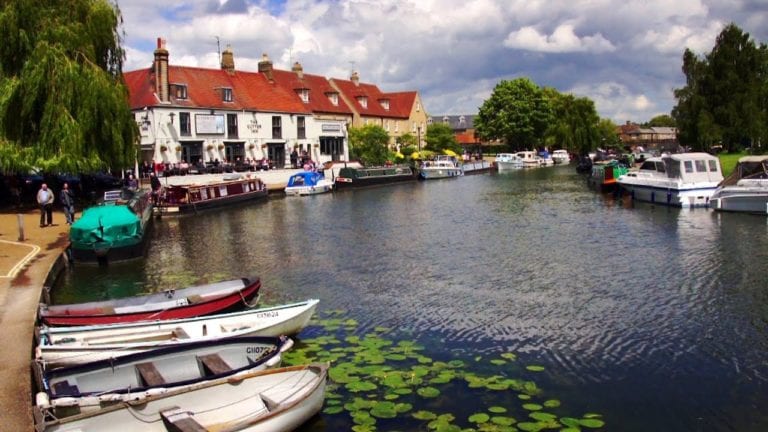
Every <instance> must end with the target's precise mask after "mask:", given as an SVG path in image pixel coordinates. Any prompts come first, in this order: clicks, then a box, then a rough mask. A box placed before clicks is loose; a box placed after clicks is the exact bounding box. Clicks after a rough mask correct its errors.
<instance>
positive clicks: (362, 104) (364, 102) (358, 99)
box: [357, 96, 368, 108]
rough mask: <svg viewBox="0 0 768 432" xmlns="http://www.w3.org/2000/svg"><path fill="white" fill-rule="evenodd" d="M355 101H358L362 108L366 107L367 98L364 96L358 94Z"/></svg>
mask: <svg viewBox="0 0 768 432" xmlns="http://www.w3.org/2000/svg"><path fill="white" fill-rule="evenodd" d="M357 101H358V102H359V103H360V106H362V107H363V108H368V98H367V97H365V96H358V97H357Z"/></svg>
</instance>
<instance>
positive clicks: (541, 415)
mask: <svg viewBox="0 0 768 432" xmlns="http://www.w3.org/2000/svg"><path fill="white" fill-rule="evenodd" d="M528 417H530V418H532V419H534V420H538V421H542V422H547V421H551V420H555V419H556V418H557V416H556V415H554V414H550V413H545V412H541V411H535V412H532V413H530V414H528Z"/></svg>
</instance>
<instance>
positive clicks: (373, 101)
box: [331, 78, 410, 118]
mask: <svg viewBox="0 0 768 432" xmlns="http://www.w3.org/2000/svg"><path fill="white" fill-rule="evenodd" d="M331 81H333V83H334V84H336V85H337V86H338V87H339V91H341V92H342V93H344V95H345V96H346V97H347V99H348V100H349V102H350V103H351V104H352V105H353V109H354V110H356V111H357V112H358V113H360V115H361V116H365V117H388V118H403V117H404V118H408V115H409V114H410V109H409V110H408V113H407V114H405V116H403V115H402V114H401V113H400V112H398V111H396V110H394V109H393V108H392V105H393V104H392V103H393V100H392V99H393V98H392V97H391V96H390V95H388V94H386V93H382V91H381V90H379V88H378V87H376V86H375V85H373V84H367V83H359V84H358V85H355V83H353V82H352V81H350V80H341V79H336V78H332V79H331ZM361 96H364V97H367V98H368V104H367V105H368V106H367V107H363V106H362V105H361V104H360V101H359V100H358V98H359V97H361ZM382 99H389V101H390V102H389V110H386V109H384V107H383V106H382V105H381V100H382Z"/></svg>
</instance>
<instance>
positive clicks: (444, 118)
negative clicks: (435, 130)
mask: <svg viewBox="0 0 768 432" xmlns="http://www.w3.org/2000/svg"><path fill="white" fill-rule="evenodd" d="M443 123H445V124H448V117H447V116H446V117H443Z"/></svg>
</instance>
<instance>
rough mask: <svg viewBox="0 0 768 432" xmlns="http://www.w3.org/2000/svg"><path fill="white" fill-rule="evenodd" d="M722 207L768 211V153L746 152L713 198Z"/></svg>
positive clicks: (745, 210) (737, 210)
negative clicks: (748, 154)
mask: <svg viewBox="0 0 768 432" xmlns="http://www.w3.org/2000/svg"><path fill="white" fill-rule="evenodd" d="M709 206H710V207H711V208H713V209H715V210H718V211H729V212H743V213H760V214H768V156H744V157H742V158H740V159H739V162H738V164H737V165H736V168H735V169H734V171H733V174H731V175H730V176H728V177H727V178H726V179H725V180H723V182H722V183H721V184H720V187H719V188H718V189H717V190H716V191H715V193H714V194H713V195H712V198H711V199H710V200H709Z"/></svg>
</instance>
